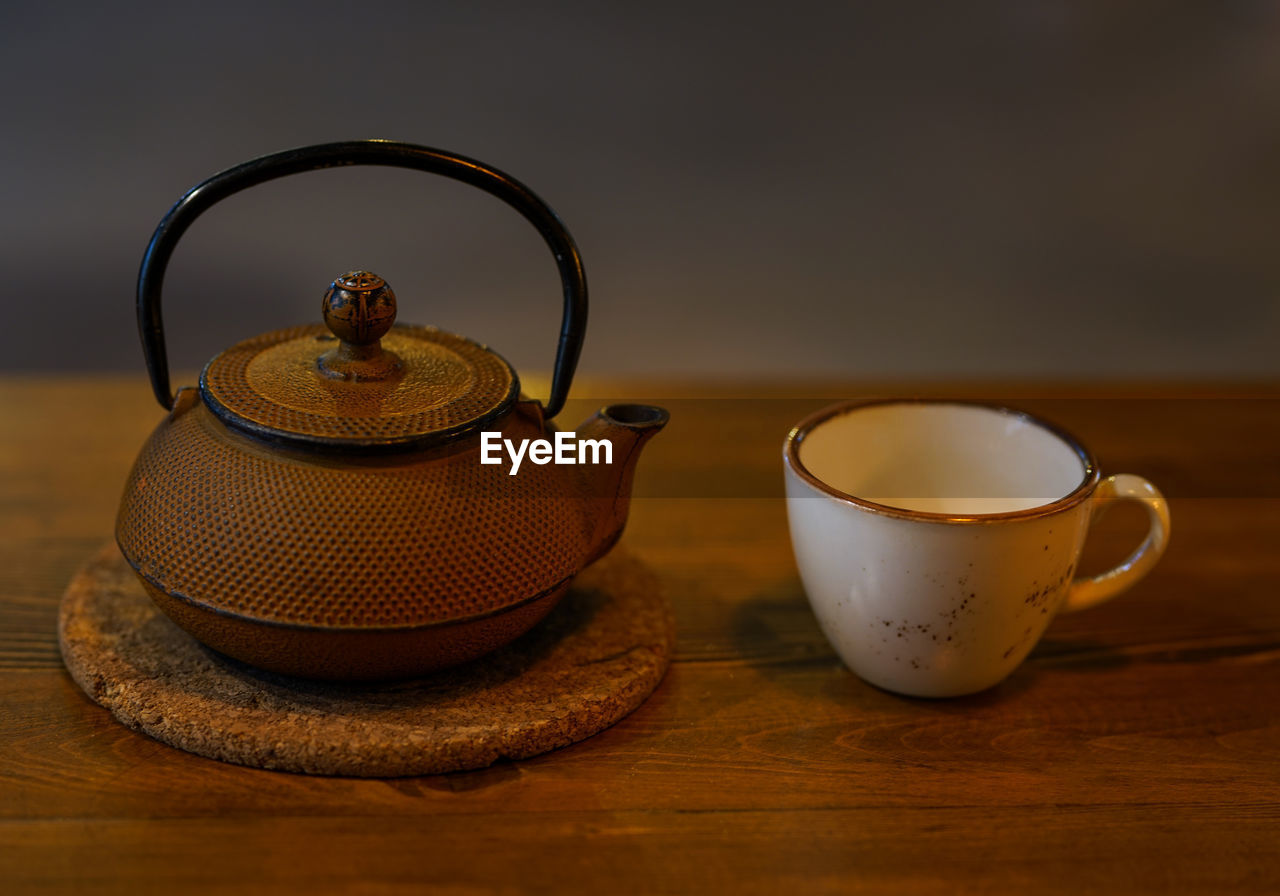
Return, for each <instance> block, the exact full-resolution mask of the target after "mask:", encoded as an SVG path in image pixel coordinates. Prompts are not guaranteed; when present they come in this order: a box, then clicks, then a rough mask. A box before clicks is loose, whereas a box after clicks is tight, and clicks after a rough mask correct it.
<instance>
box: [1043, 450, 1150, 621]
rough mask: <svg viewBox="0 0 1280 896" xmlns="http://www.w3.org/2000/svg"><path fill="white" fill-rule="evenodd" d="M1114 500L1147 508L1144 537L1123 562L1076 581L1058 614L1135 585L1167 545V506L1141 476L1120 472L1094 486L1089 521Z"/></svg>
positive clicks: (1112, 595) (1090, 603)
mask: <svg viewBox="0 0 1280 896" xmlns="http://www.w3.org/2000/svg"><path fill="white" fill-rule="evenodd" d="M1116 501H1138V502H1139V503H1141V504H1142V505H1143V506H1144V507H1146V509H1147V520H1148V523H1149V526H1148V529H1147V537H1146V539H1144V540H1143V542H1142V544H1140V545H1138V547H1137V549H1136V550H1135V551H1134V552H1133V553H1132V554H1130V555H1129V556H1128V557H1127V558H1126V559H1125V561H1124V562H1123V563H1121V564H1120V565H1119V566H1116V567H1115V568H1114V569H1109V570H1107V571H1106V572H1104V573H1101V574H1099V575H1096V576H1092V577H1091V578H1087V579H1076V580H1075V581H1074V582H1072V583H1071V590H1070V591H1069V592H1068V593H1067V599H1066V600H1065V601H1064V602H1063V604H1062V612H1065V613H1071V612H1074V611H1076V610H1083V609H1085V608H1086V607H1092V606H1093V605H1094V604H1100V603H1102V602H1103V601H1106V600H1110V599H1111V598H1113V597H1115V596H1116V595H1117V594H1119V593H1120V592H1121V591H1124V590H1125V589H1127V588H1129V587H1131V586H1132V585H1135V584H1137V582H1138V580H1139V579H1141V578H1142V577H1143V576H1145V575H1146V574H1147V573H1148V572H1150V571H1151V567H1153V566H1155V565H1156V561H1157V560H1159V559H1160V555H1161V554H1163V553H1164V549H1165V547H1166V546H1167V545H1168V544H1169V504H1168V502H1166V501H1165V499H1164V496H1163V495H1161V494H1160V492H1159V490H1158V489H1157V488H1156V487H1155V486H1154V485H1152V484H1151V483H1150V482H1148V481H1147V480H1145V479H1143V478H1142V477H1141V476H1133V475H1131V474H1128V473H1120V474H1118V475H1116V476H1108V477H1107V478H1106V479H1104V480H1102V482H1100V483H1098V488H1097V489H1096V490H1095V491H1094V493H1093V508H1092V510H1091V511H1090V519H1091V520H1096V519H1097V518H1098V517H1099V516H1101V515H1102V513H1103V511H1105V510H1106V509H1107V508H1108V507H1110V506H1111V505H1112V504H1114V503H1115V502H1116Z"/></svg>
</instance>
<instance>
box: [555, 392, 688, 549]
mask: <svg viewBox="0 0 1280 896" xmlns="http://www.w3.org/2000/svg"><path fill="white" fill-rule="evenodd" d="M668 419H670V415H669V414H668V413H667V412H666V411H665V410H663V409H662V408H659V407H654V406H652V405H647V404H612V405H609V406H607V407H604V408H601V409H600V410H599V411H597V412H596V414H595V415H594V416H593V417H591V418H590V419H588V420H587V421H585V422H584V423H583V424H582V425H581V426H579V427H578V429H577V432H576V435H577V437H578V439H579V441H580V442H581V441H582V440H584V439H592V440H602V439H603V440H607V441H608V442H609V443H610V444H611V445H612V448H611V451H612V463H608V464H594V465H590V466H585V467H583V471H584V473H585V475H586V476H587V477H588V482H587V493H588V494H590V495H591V499H592V500H591V503H592V505H593V507H592V510H593V514H594V520H595V523H594V530H593V534H592V536H591V539H590V541H589V543H588V550H587V559H586V562H587V563H592V562H594V561H596V560H598V559H600V558H601V557H603V556H604V555H605V554H606V553H607V552H608V551H609V549H610V548H611V547H613V545H614V544H615V543H616V542H617V540H618V539H619V538H620V537H621V536H622V529H623V527H624V526H626V523H627V512H628V510H629V509H630V507H631V484H632V481H633V480H634V479H635V473H636V462H637V461H638V460H639V459H640V451H641V449H642V448H644V446H645V444H646V443H647V442H648V441H649V440H650V439H651V438H653V437H654V436H655V435H657V434H658V432H659V430H661V429H662V427H664V426H666V425H667V420H668Z"/></svg>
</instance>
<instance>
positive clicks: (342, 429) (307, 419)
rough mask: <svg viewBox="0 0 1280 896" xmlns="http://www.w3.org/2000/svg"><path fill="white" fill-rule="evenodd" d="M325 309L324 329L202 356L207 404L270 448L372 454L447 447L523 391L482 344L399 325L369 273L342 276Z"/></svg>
mask: <svg viewBox="0 0 1280 896" xmlns="http://www.w3.org/2000/svg"><path fill="white" fill-rule="evenodd" d="M322 310H323V313H324V321H325V326H320V325H318V324H314V325H310V326H302V327H293V328H291V329H287V330H277V331H275V332H272V333H266V334H264V335H261V336H258V337H255V338H253V339H248V340H246V341H244V342H241V343H238V344H237V345H234V346H232V347H231V348H229V349H227V350H226V351H224V352H222V353H221V354H219V355H218V356H217V357H215V358H214V359H213V360H212V361H210V362H209V363H208V364H207V365H206V366H205V369H204V372H203V373H202V374H201V376H200V393H201V395H202V397H203V398H204V401H205V404H206V405H207V406H208V407H209V409H210V410H211V411H213V413H214V414H216V415H217V416H218V417H219V418H220V419H221V420H222V421H223V422H224V423H227V424H228V425H230V426H233V427H236V428H238V429H241V430H245V431H247V432H249V433H250V434H252V435H255V436H258V437H260V438H266V439H269V440H271V441H276V442H283V443H286V444H291V445H297V446H300V447H307V448H312V449H316V448H320V449H330V450H338V451H344V450H345V451H368V450H376V449H380V448H409V447H413V448H421V447H425V446H427V445H431V444H438V443H440V442H443V441H447V440H449V439H452V438H454V437H457V436H460V435H462V434H463V433H465V432H470V431H472V430H474V429H478V428H481V427H483V426H484V424H485V423H487V422H489V421H491V420H493V419H495V418H496V417H498V416H499V415H501V414H503V413H505V412H506V411H507V409H508V408H510V407H511V405H512V403H513V402H514V401H515V400H516V398H517V396H518V395H519V392H520V381H519V378H518V377H517V376H516V373H515V370H513V369H512V367H511V365H510V364H508V363H507V362H506V360H505V359H503V358H502V357H500V356H499V355H497V354H496V353H494V352H492V351H490V350H489V349H488V348H487V347H485V346H483V345H480V344H479V343H476V342H473V341H472V340H470V339H467V338H465V337H462V336H457V335H454V334H453V333H447V332H445V331H443V330H438V329H436V328H434V327H413V326H405V325H400V324H395V315H396V298H395V293H394V292H393V291H392V290H391V287H390V286H388V285H387V283H386V281H385V280H383V279H382V278H381V277H379V276H378V275H377V274H373V273H370V272H369V271H351V272H348V273H346V274H343V275H342V276H341V277H338V278H337V279H335V280H334V281H333V283H332V284H330V286H329V289H328V291H327V292H326V293H325V295H324V301H323V304H322ZM326 326H327V328H328V329H327V331H326Z"/></svg>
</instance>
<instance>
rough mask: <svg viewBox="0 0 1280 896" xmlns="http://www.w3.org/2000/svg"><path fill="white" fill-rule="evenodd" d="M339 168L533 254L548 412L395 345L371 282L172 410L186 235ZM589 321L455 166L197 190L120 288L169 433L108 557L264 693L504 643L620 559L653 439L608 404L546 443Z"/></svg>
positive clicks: (477, 358) (511, 196) (389, 295)
mask: <svg viewBox="0 0 1280 896" xmlns="http://www.w3.org/2000/svg"><path fill="white" fill-rule="evenodd" d="M353 164H354V165H390V166H396V167H402V168H411V169H417V170H421V171H427V172H432V173H436V174H442V175H445V176H449V177H453V178H456V179H458V180H462V181H464V182H466V183H469V184H472V185H474V186H476V187H479V188H480V189H482V190H486V191H487V192H489V193H492V194H493V195H495V196H497V197H498V198H500V199H502V200H504V201H505V202H506V203H508V204H509V205H510V206H512V207H513V208H514V209H515V210H516V211H518V212H520V213H521V214H522V215H523V216H524V217H525V218H526V219H527V220H528V221H529V222H530V223H532V224H533V225H534V227H536V228H537V229H538V232H539V233H541V234H542V236H543V238H544V239H545V241H546V243H547V244H548V246H549V247H550V248H551V251H552V253H553V254H554V255H555V259H556V263H557V265H558V267H559V271H560V277H561V280H562V284H563V287H564V315H563V321H562V326H561V332H560V342H559V347H558V350H557V353H556V362H555V368H554V377H553V381H552V385H551V395H550V398H549V400H548V401H547V403H546V405H545V406H544V405H542V404H540V403H539V402H537V401H534V400H530V399H528V398H526V397H524V396H522V395H521V394H520V381H519V378H518V377H517V376H516V372H515V370H513V369H512V367H511V365H510V364H508V363H507V362H506V361H505V360H503V359H502V358H501V357H499V356H498V355H497V354H495V353H494V352H492V351H490V350H489V349H488V348H486V347H485V346H483V345H480V344H478V343H476V342H473V341H471V340H469V339H466V338H463V337H461V336H455V335H453V334H451V333H446V332H443V331H441V330H438V329H435V328H432V327H418V326H405V325H402V324H395V323H394V318H395V314H396V299H395V294H394V292H393V291H392V290H391V288H390V287H389V286H388V285H387V283H386V282H385V281H384V280H383V279H382V278H381V277H379V276H378V275H376V274H373V273H370V272H368V271H352V272H349V273H347V274H344V275H342V276H340V277H338V278H337V279H336V280H334V281H333V282H332V284H330V286H329V288H328V290H327V291H326V292H325V293H324V297H323V303H322V310H323V316H324V321H325V324H326V325H327V329H326V327H325V326H321V325H319V324H315V325H309V326H301V327H295V328H292V329H288V330H280V331H276V332H273V333H267V334H265V335H261V336H257V337H255V338H253V339H249V340H247V341H245V342H241V343H239V344H238V345H234V346H232V347H231V348H229V349H227V350H226V351H224V352H222V353H221V354H219V355H218V356H217V357H215V358H214V359H213V360H211V361H210V362H209V363H208V365H207V366H206V367H205V368H204V371H203V373H202V374H201V376H200V382H199V386H198V388H196V387H185V388H182V389H180V390H179V391H178V393H177V394H176V395H171V394H170V388H169V372H168V362H167V359H166V354H165V343H164V332H163V326H162V323H161V316H160V292H161V283H162V281H163V278H164V273H165V268H166V266H167V264H168V262H169V258H170V256H171V255H172V253H173V250H174V248H175V246H176V244H177V242H178V240H179V238H180V237H181V236H182V234H183V233H184V232H185V231H186V229H187V227H188V226H190V224H191V223H192V221H194V220H195V219H196V218H197V217H198V216H199V215H200V214H201V213H202V212H204V211H205V210H207V209H208V208H209V207H210V206H212V205H213V204H214V203H216V202H217V201H219V200H221V199H224V198H226V197H227V196H230V195H231V194H233V193H235V192H237V191H239V190H242V189H245V188H247V187H251V186H254V185H256V184H260V183H263V182H265V181H268V180H272V179H274V178H277V177H282V176H285V175H288V174H294V173H297V172H301V171H309V170H313V169H319V168H327V167H332V166H335V165H353ZM586 314H587V287H586V279H585V275H584V273H583V269H582V262H581V259H580V258H579V255H578V251H577V248H576V247H575V245H574V243H573V240H572V238H571V237H570V236H569V234H568V232H567V231H566V230H565V228H564V226H563V225H562V224H561V223H560V221H559V219H558V218H557V217H556V215H555V213H554V212H553V211H552V210H551V209H550V208H549V207H548V206H547V205H546V203H544V202H543V201H542V200H541V199H539V198H538V197H537V196H535V195H534V194H533V193H532V192H530V191H529V189H528V188H526V187H525V186H523V185H522V184H521V183H519V182H518V181H516V180H514V179H512V178H511V177H509V176H508V175H506V174H503V173H502V172H500V171H497V170H496V169H493V168H491V167H488V166H486V165H484V164H481V163H479V162H476V161H474V160H472V159H468V158H464V157H462V156H456V155H452V154H449V153H445V152H441V151H439V150H435V149H429V148H426V147H422V146H416V145H412V144H406V143H395V142H389V141H360V142H348V143H333V144H324V145H321V146H312V147H306V148H302V149H296V150H290V151H287V152H282V153H277V154H274V155H269V156H264V157H262V158H259V159H254V160H252V161H249V162H246V163H244V164H242V165H239V166H236V167H234V168H230V169H228V170H226V171H224V172H222V173H220V174H216V175H214V176H213V177H211V178H209V179H208V180H206V181H204V182H203V183H201V184H199V185H198V186H196V187H194V188H193V189H192V190H190V191H189V192H188V193H187V194H186V195H185V196H183V197H182V199H180V200H179V201H178V203H177V204H176V205H174V207H173V208H172V209H171V210H170V211H169V213H168V214H167V215H166V216H165V218H164V220H163V221H161V223H160V225H159V227H157V229H156V231H155V234H154V235H153V236H152V238H151V243H150V245H149V246H148V248H147V252H146V255H145V257H144V259H143V262H142V269H141V271H140V273H139V276H138V323H139V329H140V331H141V334H142V343H143V352H144V355H145V357H146V362H147V369H148V371H149V373H150V376H151V384H152V387H153V388H154V390H155V394H156V397H157V398H158V399H159V401H160V403H161V405H163V406H164V407H165V408H166V409H167V410H168V411H169V415H168V416H167V417H166V418H165V419H164V420H163V421H162V422H161V423H160V425H159V426H158V427H157V428H156V430H155V432H154V433H153V434H152V435H151V438H150V439H149V440H148V441H147V443H146V445H145V446H144V447H143V449H142V453H141V455H140V456H139V458H138V460H137V463H136V464H135V465H134V468H133V471H132V473H131V474H130V476H129V479H128V482H127V485H126V487H125V491H124V497H123V500H122V502H121V506H120V514H119V517H118V519H117V523H116V540H117V542H118V543H119V545H120V550H121V551H122V552H123V554H124V557H125V558H126V559H127V560H128V562H129V563H130V565H131V566H132V567H133V568H134V570H135V571H136V572H137V574H138V577H139V578H140V579H141V581H142V584H143V586H144V587H145V588H146V590H147V592H148V593H149V594H150V595H151V597H152V599H153V600H154V601H155V602H156V604H158V605H159V607H160V608H161V609H162V610H163V611H164V612H165V613H166V614H167V615H168V616H169V617H170V618H171V619H173V620H174V621H175V622H176V623H177V624H178V625H180V626H181V627H182V628H184V629H186V630H187V631H188V632H190V633H191V634H192V635H193V636H195V637H196V638H197V639H199V640H200V641H202V642H203V643H204V644H206V645H207V646H209V647H211V648H214V649H215V650H217V651H219V652H221V653H224V654H227V655H229V656H231V657H234V658H236V659H238V660H241V661H243V662H246V663H249V664H250V665H252V666H255V667H259V668H262V669H267V670H270V671H274V672H279V673H284V674H288V675H297V676H304V677H311V678H323V679H331V680H373V679H385V678H398V677H407V676H414V675H420V674H423V673H425V672H429V671H431V670H433V669H438V668H441V667H444V666H449V665H453V664H455V663H461V662H464V661H466V660H469V659H472V658H475V657H477V656H480V655H482V654H484V653H487V652H489V651H491V650H493V649H495V648H497V647H499V646H501V645H503V644H505V643H507V642H509V641H511V640H512V639H514V638H516V637H517V636H519V635H521V634H522V633H524V632H525V631H527V630H528V629H529V628H530V627H532V626H533V625H534V624H535V623H536V622H537V621H538V620H539V619H541V618H542V617H543V616H545V615H546V614H547V612H548V611H550V610H551V608H552V607H553V606H554V605H555V603H556V602H557V600H558V599H559V598H560V597H561V595H563V594H564V592H565V591H566V590H567V588H568V587H569V583H570V582H571V581H572V579H573V577H574V576H575V575H576V574H577V573H578V572H579V571H580V570H581V569H582V568H583V567H585V566H586V565H587V564H589V563H591V562H592V561H594V560H596V559H598V558H599V557H600V556H602V555H603V554H604V553H605V552H607V551H608V550H609V548H610V547H612V545H613V544H614V542H616V541H617V539H618V537H619V535H620V534H621V532H622V527H623V525H624V523H625V522H626V517H627V509H628V504H629V495H630V492H631V482H632V477H633V475H634V472H635V464H636V460H637V458H638V456H639V453H640V449H641V448H642V447H643V445H644V444H645V442H646V441H647V440H648V439H649V438H650V437H652V436H653V435H654V434H655V433H657V431H658V430H660V429H661V428H662V427H663V425H664V424H665V423H666V421H667V414H666V412H665V411H664V410H662V409H661V408H655V407H650V406H645V405H613V406H610V407H606V408H604V409H603V410H601V411H600V412H599V413H597V414H596V415H595V416H594V417H592V418H591V419H590V420H588V421H586V423H584V424H583V425H582V426H581V427H579V429H578V430H577V432H576V434H575V435H573V436H570V435H569V434H567V433H558V431H557V430H556V428H555V426H554V425H552V424H551V423H550V419H551V418H552V417H554V416H555V414H556V413H557V412H558V411H559V410H560V409H561V407H562V406H563V404H564V400H565V397H566V395H567V393H568V391H569V385H570V381H571V379H572V377H573V372H574V368H575V367H576V366H577V360H578V354H579V352H580V350H581V347H582V339H583V334H584V328H585V325H586ZM517 446H523V447H524V450H521V449H520V448H519V447H517ZM530 446H532V447H530ZM549 452H550V456H549ZM517 455H518V457H517ZM521 461H522V462H521ZM548 461H550V462H548Z"/></svg>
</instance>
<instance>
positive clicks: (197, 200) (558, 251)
mask: <svg viewBox="0 0 1280 896" xmlns="http://www.w3.org/2000/svg"><path fill="white" fill-rule="evenodd" d="M346 165H389V166H392V167H398V168H414V169H417V170H419V171H428V172H431V173H433V174H443V175H445V176H446V177H452V178H454V179H455V180H460V181H463V182H464V183H468V184H471V185H472V186H475V187H479V188H480V189H482V190H484V191H485V192H487V193H492V194H493V195H494V196H497V197H498V198H499V199H501V200H502V201H503V202H505V203H507V204H508V205H510V206H511V207H512V208H514V209H515V210H516V211H518V212H520V214H522V215H524V217H525V218H526V219H527V220H528V221H529V223H531V224H532V225H533V226H534V227H536V228H537V229H538V232H539V233H540V234H542V238H543V239H544V240H546V242H547V245H548V246H549V247H550V248H551V252H552V254H553V255H555V258H556V265H557V267H558V268H559V270H560V280H561V282H562V284H563V286H564V315H563V317H562V319H561V322H560V343H559V345H558V347H557V348H556V364H555V369H554V373H553V376H552V379H551V396H550V398H548V400H547V404H546V409H545V415H546V416H547V417H548V418H550V417H554V416H555V415H556V414H557V413H558V412H559V411H560V409H561V408H562V407H563V406H564V400H565V397H566V396H567V395H568V394H569V385H570V383H571V382H572V381H573V372H574V370H575V369H576V368H577V366H578V355H579V354H580V353H581V352H582V340H583V337H584V335H585V333H586V327H587V279H586V273H585V272H584V271H583V268H582V258H581V257H580V256H579V255H578V248H577V246H575V245H574V242H573V237H571V236H570V235H569V232H568V231H567V230H566V229H565V227H564V225H563V224H562V223H561V222H560V219H559V218H558V217H557V216H556V213H555V212H554V211H552V210H551V208H550V206H548V205H547V204H546V203H545V202H543V201H542V200H541V199H540V198H538V196H536V195H535V194H534V193H533V191H531V190H530V189H529V188H528V187H526V186H525V185H524V184H522V183H520V182H519V181H518V180H516V179H515V178H513V177H511V176H509V175H507V174H504V173H503V172H501V171H499V170H497V169H496V168H491V167H489V166H488V165H485V164H483V163H481V162H477V161H475V160H474V159H468V158H466V157H465V156H459V155H454V154H452V153H447V152H444V151H442V150H439V149H431V148H429V147H426V146H417V145H414V144H412V143H398V142H395V141H391V140H355V141H347V142H343V143H323V144H320V145H318V146H304V147H301V148H298V149H289V150H285V151H284V152H277V153H273V154H271V155H266V156H262V157H261V158H257V159H252V160H250V161H248V162H245V163H243V164H241V165H236V166H235V167H234V168H228V169H227V170H226V171H223V172H221V173H219V174H215V175H214V176H213V177H211V178H209V179H208V180H206V181H204V182H202V183H200V184H197V185H196V186H194V187H192V188H191V189H190V190H188V191H187V193H186V195H184V196H183V197H182V198H181V199H179V200H178V201H177V203H176V204H175V205H174V206H173V208H171V209H169V213H168V214H166V215H165V216H164V220H162V221H161V222H160V225H159V226H158V227H157V228H156V231H155V233H154V234H152V236H151V242H150V244H148V246H147V252H146V254H145V255H144V256H143V258H142V269H141V270H140V271H139V272H138V331H139V333H140V334H141V336H142V353H143V355H144V356H145V357H146V361H147V372H148V373H149V374H150V375H151V387H152V389H153V390H154V391H155V394H156V398H157V399H158V400H159V402H160V404H161V405H162V406H163V407H164V408H165V409H171V408H172V407H173V400H174V396H173V394H172V393H171V392H170V388H169V361H168V355H167V353H166V351H165V344H164V321H163V318H162V317H161V313H160V288H161V285H162V283H163V281H164V274H165V269H166V268H167V267H168V265H169V258H170V256H171V255H173V250H174V247H175V246H176V245H177V243H178V240H179V239H180V238H181V237H182V235H183V233H185V232H186V230H187V228H188V227H190V226H191V224H192V222H193V221H195V219H196V218H198V217H199V216H200V215H201V214H202V213H204V212H205V211H207V210H208V209H209V208H210V207H211V206H212V205H214V204H215V203H216V202H218V201H219V200H222V199H226V198H227V197H228V196H230V195H232V194H233V193H238V192H239V191H241V190H244V189H246V188H248V187H253V186H257V185H258V184H261V183H265V182H266V181H269V180H274V179H275V178H277V177H284V176H285V175H289V174H297V173H299V172H301V171H313V170H316V169H319V168H335V167H339V166H346Z"/></svg>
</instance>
